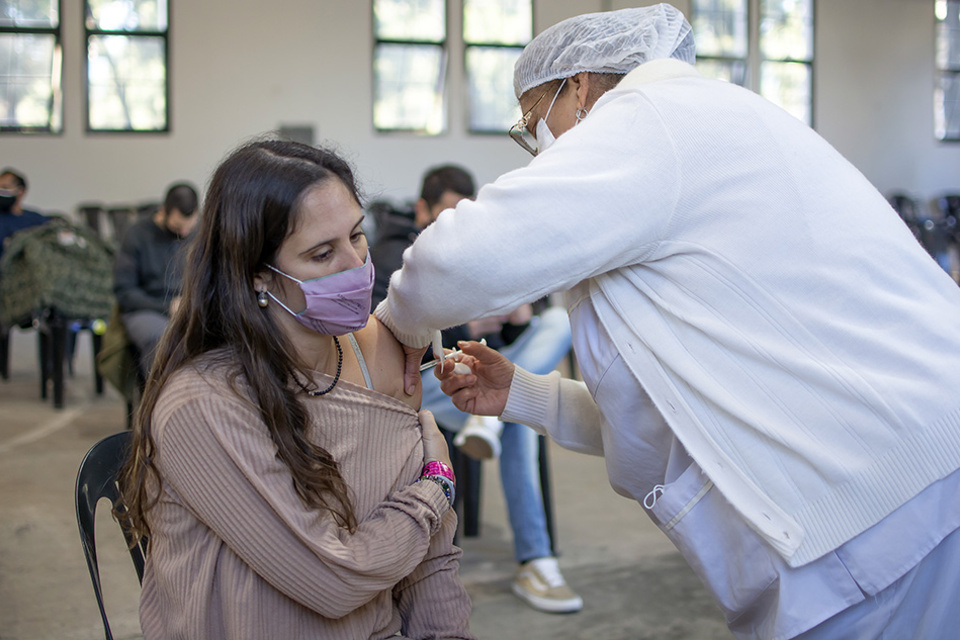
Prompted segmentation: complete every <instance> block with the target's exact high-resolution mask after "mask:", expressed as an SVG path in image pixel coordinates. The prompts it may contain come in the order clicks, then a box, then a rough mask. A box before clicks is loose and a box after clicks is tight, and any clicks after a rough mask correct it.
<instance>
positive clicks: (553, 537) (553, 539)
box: [538, 436, 557, 555]
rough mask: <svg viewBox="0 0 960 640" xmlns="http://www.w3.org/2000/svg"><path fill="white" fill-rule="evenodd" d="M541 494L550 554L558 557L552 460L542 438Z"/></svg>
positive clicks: (540, 440) (540, 457)
mask: <svg viewBox="0 0 960 640" xmlns="http://www.w3.org/2000/svg"><path fill="white" fill-rule="evenodd" d="M538 440H539V450H540V456H539V459H540V492H541V493H542V495H543V513H544V515H545V516H546V520H547V535H549V536H550V552H551V553H553V555H557V532H556V529H555V527H554V519H553V497H552V491H551V488H550V460H549V458H548V456H547V438H546V437H545V436H540V437H539V438H538Z"/></svg>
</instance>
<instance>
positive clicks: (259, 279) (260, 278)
mask: <svg viewBox="0 0 960 640" xmlns="http://www.w3.org/2000/svg"><path fill="white" fill-rule="evenodd" d="M272 284H273V274H272V273H271V272H270V271H259V272H257V273H256V274H254V276H253V288H254V290H256V291H267V290H268V289H269V288H270V285H272Z"/></svg>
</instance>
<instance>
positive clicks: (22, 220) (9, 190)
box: [0, 168, 47, 257]
mask: <svg viewBox="0 0 960 640" xmlns="http://www.w3.org/2000/svg"><path fill="white" fill-rule="evenodd" d="M26 196H27V179H26V178H25V177H24V176H23V174H21V173H20V172H18V171H16V170H14V169H10V168H7V169H4V170H3V171H2V172H0V257H3V250H4V249H5V248H6V246H7V242H8V241H9V240H10V236H12V235H13V234H14V233H16V232H17V231H20V230H22V229H29V228H30V227H36V226H37V225H41V224H43V223H45V222H46V221H47V217H46V216H44V215H42V214H40V213H38V212H36V211H31V210H30V209H26V208H24V206H23V201H24V199H25V198H26Z"/></svg>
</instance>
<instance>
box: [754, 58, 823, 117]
mask: <svg viewBox="0 0 960 640" xmlns="http://www.w3.org/2000/svg"><path fill="white" fill-rule="evenodd" d="M811 92H812V83H811V70H810V65H808V64H805V63H802V62H764V63H763V64H761V65H760V95H762V96H763V97H764V98H766V99H768V100H770V101H771V102H773V103H775V104H778V105H780V106H781V107H782V108H784V109H786V110H787V111H789V112H790V113H791V114H793V115H794V116H796V118H797V119H798V120H800V121H801V122H805V123H806V124H811V120H812V119H811V114H810V105H811V104H812V95H811Z"/></svg>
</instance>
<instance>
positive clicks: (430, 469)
mask: <svg viewBox="0 0 960 640" xmlns="http://www.w3.org/2000/svg"><path fill="white" fill-rule="evenodd" d="M425 476H442V477H444V478H447V479H448V480H450V481H451V482H456V481H457V479H456V478H455V477H454V475H453V469H451V468H450V467H449V466H448V465H447V464H445V463H443V462H440V461H439V460H433V461H431V462H428V463H427V464H425V465H423V472H422V473H421V474H420V477H421V478H422V477H425Z"/></svg>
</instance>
